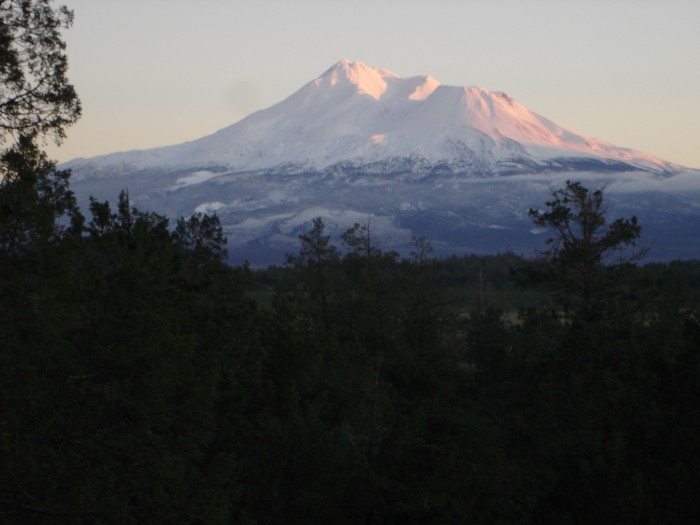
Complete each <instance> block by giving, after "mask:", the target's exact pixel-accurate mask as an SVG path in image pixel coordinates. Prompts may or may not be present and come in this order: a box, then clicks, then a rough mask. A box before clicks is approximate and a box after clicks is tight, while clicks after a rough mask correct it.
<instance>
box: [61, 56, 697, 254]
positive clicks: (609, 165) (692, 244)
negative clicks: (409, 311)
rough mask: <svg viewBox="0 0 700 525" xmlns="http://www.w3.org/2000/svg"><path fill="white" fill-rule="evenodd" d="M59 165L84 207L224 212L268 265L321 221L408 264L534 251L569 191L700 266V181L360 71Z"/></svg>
mask: <svg viewBox="0 0 700 525" xmlns="http://www.w3.org/2000/svg"><path fill="white" fill-rule="evenodd" d="M61 167H62V168H70V169H72V170H73V177H72V179H71V181H72V182H71V185H72V188H73V189H74V191H75V192H76V195H77V196H78V199H79V202H81V204H82V205H86V204H87V202H88V200H89V196H91V195H92V196H95V197H96V198H98V199H108V200H114V199H115V198H116V195H117V194H118V193H119V191H120V190H122V189H124V188H128V190H129V196H130V198H131V200H132V203H133V204H134V205H135V206H137V207H138V208H141V209H146V210H149V211H156V212H158V213H163V214H164V215H166V216H168V217H170V218H172V219H174V218H177V217H180V216H189V215H191V214H192V213H195V212H203V213H216V214H217V215H218V217H219V218H220V220H221V223H222V226H223V229H224V233H225V234H226V236H227V237H228V239H229V251H230V253H231V257H232V261H233V262H242V261H243V260H248V261H250V262H251V264H253V265H257V266H261V265H266V264H278V263H280V262H282V261H283V260H284V256H285V254H287V253H291V252H294V251H295V250H296V246H297V242H298V235H299V233H300V232H303V231H305V229H307V228H308V227H309V225H310V224H311V221H312V219H313V218H315V217H322V218H323V220H324V222H325V223H326V225H327V228H328V229H327V231H328V232H329V233H330V234H331V235H333V236H335V238H338V237H339V236H340V234H341V233H342V232H343V231H345V230H346V229H347V228H350V227H352V226H353V224H354V223H357V222H359V223H363V222H367V221H371V223H372V230H373V232H374V235H376V236H377V239H376V240H377V242H379V243H381V244H382V245H383V246H384V247H387V248H390V249H395V250H397V251H399V252H401V253H405V254H408V253H410V250H411V247H410V246H411V245H410V243H411V238H412V237H413V236H421V235H424V236H426V237H428V238H429V239H431V241H432V243H433V246H434V247H435V253H436V255H450V254H455V253H493V252H495V251H504V250H511V251H515V252H518V253H523V254H527V253H533V252H534V251H535V250H536V249H537V248H538V247H541V246H542V242H543V239H542V236H541V235H540V234H541V233H542V232H541V230H537V229H533V228H532V222H531V220H530V218H529V216H528V214H527V212H528V210H529V209H530V208H533V207H535V208H536V207H538V206H542V205H543V204H544V203H545V202H546V201H547V200H548V199H549V198H550V197H551V190H552V188H553V187H556V186H557V185H561V184H563V183H564V182H565V181H566V180H569V179H572V180H577V181H583V182H584V183H586V184H592V185H593V186H594V187H606V188H608V195H610V197H611V200H612V202H611V204H612V207H611V209H612V210H614V212H615V214H617V216H623V217H629V216H631V215H636V216H637V217H638V218H639V221H640V223H641V224H642V225H643V227H644V229H643V236H644V235H648V237H647V238H648V239H649V244H653V246H654V248H653V250H652V251H650V254H651V255H650V256H651V257H654V258H656V259H670V258H674V257H675V258H677V257H700V171H697V170H690V169H687V168H683V167H681V166H678V165H676V164H673V163H670V162H666V161H663V160H661V159H658V158H657V157H653V156H651V155H648V154H646V153H643V152H639V151H635V150H631V149H626V148H619V147H616V146H614V145H612V144H610V143H608V142H604V141H601V140H597V139H593V138H591V137H587V136H585V135H582V134H579V133H575V132H573V131H571V130H568V129H566V128H564V127H561V126H559V125H557V124H556V123H554V122H552V121H551V120H549V119H547V118H545V117H543V116H540V115H538V114H536V113H534V112H532V111H530V110H529V109H527V108H526V107H525V106H523V105H522V104H520V103H518V102H517V101H516V100H514V99H513V98H511V97H509V96H508V95H506V94H505V93H503V92H491V91H489V90H487V89H484V88H481V87H477V86H469V87H463V86H448V85H443V84H440V83H439V82H438V81H437V80H436V79H434V78H433V77H431V76H430V75H423V76H413V77H407V78H402V77H399V76H398V75H396V74H394V73H391V72H390V71H388V70H385V69H381V68H372V67H369V66H367V65H365V64H363V63H361V62H352V61H347V60H345V61H341V62H338V63H337V64H335V65H333V66H332V67H331V68H329V69H327V70H326V71H325V72H324V73H322V74H321V75H320V76H319V77H317V78H315V79H313V80H311V81H310V82H308V83H306V84H304V85H303V86H302V87H301V88H300V89H298V90H297V91H296V92H294V93H293V94H291V95H290V96H289V97H287V98H286V99H284V100H282V101H280V102H278V103H277V104H275V105H273V106H271V107H269V108H266V109H262V110H260V111H256V112H255V113H252V114H250V115H248V116H247V117H245V118H244V119H242V120H240V121H238V122H236V123H234V124H232V125H231V126H228V127H226V128H223V129H221V130H218V131H217V132H215V133H213V134H211V135H207V136H205V137H202V138H200V139H197V140H194V141H190V142H186V143H183V144H178V145H173V146H166V147H162V148H154V149H149V150H140V151H131V152H122V153H114V154H110V155H105V156H100V157H93V158H91V159H76V160H73V161H71V162H69V163H66V164H63V165H62V166H61ZM611 218H612V217H611ZM643 242H645V240H644V239H643Z"/></svg>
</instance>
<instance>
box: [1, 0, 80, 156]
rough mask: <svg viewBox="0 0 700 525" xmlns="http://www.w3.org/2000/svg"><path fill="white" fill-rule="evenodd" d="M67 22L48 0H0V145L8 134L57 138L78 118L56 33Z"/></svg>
mask: <svg viewBox="0 0 700 525" xmlns="http://www.w3.org/2000/svg"><path fill="white" fill-rule="evenodd" d="M72 22H73V13H72V12H71V11H70V10H69V9H67V8H66V7H65V6H62V7H59V8H54V7H53V6H52V2H51V0H0V143H2V142H5V141H6V140H7V136H8V135H11V136H13V137H15V138H18V137H19V136H22V135H25V136H51V137H52V138H53V139H55V140H56V141H60V140H61V139H63V138H64V137H65V130H66V128H67V127H68V126H70V125H71V124H73V123H74V122H76V120H77V119H78V118H79V117H80V113H81V106H80V100H79V99H78V95H77V93H76V91H75V89H74V87H73V85H72V84H71V83H70V82H69V81H68V77H67V71H68V59H67V56H66V54H65V48H66V44H65V42H64V40H63V38H62V35H61V30H62V29H66V28H68V27H70V25H71V24H72Z"/></svg>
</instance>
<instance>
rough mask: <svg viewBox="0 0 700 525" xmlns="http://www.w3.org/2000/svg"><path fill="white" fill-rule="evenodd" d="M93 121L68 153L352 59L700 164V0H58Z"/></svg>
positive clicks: (143, 142)
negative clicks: (499, 94) (484, 92)
mask: <svg viewBox="0 0 700 525" xmlns="http://www.w3.org/2000/svg"><path fill="white" fill-rule="evenodd" d="M62 4H63V5H67V6H68V7H69V8H71V9H73V10H74V12H75V24H74V25H73V27H72V28H71V29H70V30H68V31H67V32H65V33H64V35H65V39H66V41H67V44H68V50H67V52H68V56H69V62H70V70H69V77H70V79H71V81H72V82H73V84H74V85H75V87H76V89H77V91H78V94H79V95H80V98H81V100H82V102H83V117H82V119H81V120H80V121H79V123H78V124H76V125H75V126H73V127H72V128H70V129H69V130H68V138H67V140H66V141H65V142H64V144H63V145H62V146H61V147H60V148H56V147H53V146H51V147H50V148H49V153H50V155H51V157H52V158H54V159H57V160H59V161H66V160H70V159H72V158H75V157H79V156H83V157H88V156H93V155H98V154H103V153H111V152H115V151H124V150H131V149H143V148H150V147H155V146H163V145H168V144H176V143H180V142H184V141H187V140H193V139H196V138H199V137H202V136H204V135H208V134H210V133H213V132H214V131H216V130H218V129H220V128H223V127H226V126H228V125H230V124H233V123H234V122H236V121H238V120H240V119H241V118H243V117H245V116H246V115H248V114H249V113H252V112H253V111H256V110H258V109H264V108H266V107H269V106H271V105H273V104H275V103H277V102H279V101H281V100H282V99H284V98H286V97H287V96H289V95H291V94H292V93H293V92H295V91H296V90H297V89H299V88H300V87H302V86H303V85H304V84H306V83H307V82H309V81H311V80H313V79H314V78H316V77H318V76H319V75H321V74H322V73H323V72H324V71H325V70H326V69H328V68H329V67H330V66H331V65H333V64H334V63H336V62H338V61H339V60H341V59H343V58H347V59H351V60H361V61H363V62H365V63H366V64H368V65H370V66H376V67H382V68H384V69H388V70H390V71H393V72H394V73H396V74H398V75H400V76H402V77H409V76H414V75H425V74H431V75H433V76H434V77H435V78H436V79H437V80H439V81H440V82H441V83H442V84H449V85H460V86H468V85H478V86H481V87H484V88H486V89H489V90H492V91H504V92H506V93H508V95H510V96H511V97H513V98H514V99H516V100H517V101H518V102H520V103H521V104H523V105H525V106H526V107H528V108H529V109H531V110H533V111H535V112H536V113H539V114H540V115H543V116H545V117H547V118H549V119H551V120H553V121H554V122H556V123H557V124H559V125H561V126H564V127H566V128H569V129H571V130H573V131H576V132H578V133H583V134H585V135H589V136H592V137H594V138H598V139H602V140H606V141H609V142H612V143H614V144H615V145H618V146H622V147H629V148H634V149H638V150H642V151H645V152H647V153H651V154H653V155H657V156H659V157H661V158H663V159H665V160H669V161H672V162H676V163H679V164H683V165H685V166H689V167H694V168H700V1H698V0H663V1H661V0H659V1H650V0H607V1H606V0H579V1H569V0H533V1H526V0H488V1H475V0H473V1H469V0H432V1H431V2H427V1H425V0H286V1H285V0H197V1H196V2H195V1H192V0H63V1H61V0H56V1H55V5H62Z"/></svg>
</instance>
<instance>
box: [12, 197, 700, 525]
mask: <svg viewBox="0 0 700 525" xmlns="http://www.w3.org/2000/svg"><path fill="white" fill-rule="evenodd" d="M11 189H12V188H11V187H10V186H7V185H6V186H3V191H4V192H9V191H11ZM4 195H5V194H3V196H4ZM15 202H16V200H15ZM116 208H117V209H116V210H112V209H110V207H109V206H108V204H107V203H98V202H93V205H92V213H93V217H92V219H91V220H89V221H84V222H82V221H81V220H79V218H78V219H76V217H75V216H74V221H73V222H74V223H73V226H68V225H64V226H60V225H57V224H55V223H53V222H52V224H53V226H52V227H51V228H49V227H46V228H45V229H44V231H43V232H42V231H41V228H38V229H37V228H35V226H37V225H32V224H29V223H24V224H23V226H22V228H19V229H14V230H11V231H10V229H11V228H10V226H12V225H10V226H8V222H11V221H9V218H8V217H4V218H3V220H4V222H3V224H2V227H3V230H2V234H3V235H4V237H3V242H4V244H3V249H2V251H0V294H1V295H0V300H1V301H2V303H1V304H2V308H1V310H0V340H1V341H2V346H1V350H0V384H1V385H2V389H0V462H1V463H0V464H1V465H2V476H1V477H0V519H1V520H2V521H3V522H5V523H259V524H264V523H279V524H289V523H337V524H343V523H347V524H360V523H362V524H365V523H367V524H370V523H371V524H380V523H384V524H388V523H396V524H399V523H400V524H407V523H416V524H419V523H436V524H444V523H484V524H493V523H582V524H583V523H587V524H588V523H635V524H639V523H650V524H651V523H654V524H658V523H674V524H677V523H695V522H696V521H697V519H698V518H699V517H700V500H698V498H697V494H698V490H699V489H700V479H698V478H699V477H700V440H698V438H697V436H698V433H699V432H700V411H698V406H699V402H700V325H699V324H698V317H697V315H698V313H697V305H698V294H699V293H700V263H698V262H674V263H670V264H656V265H649V266H644V267H635V266H633V265H627V266H626V267H625V269H624V273H620V271H621V270H620V269H619V268H610V267H608V266H596V267H595V268H594V270H595V283H597V284H596V289H595V290H594V292H595V293H594V294H593V295H592V297H593V298H592V299H590V300H591V301H593V302H594V303H595V309H594V310H589V308H588V306H590V305H589V304H586V302H585V301H584V300H583V299H582V298H581V296H579V295H577V293H576V292H575V290H573V291H572V290H571V289H569V288H567V286H561V285H562V284H566V283H565V282H563V281H562V280H561V279H564V276H558V277H557V279H558V280H554V281H552V280H547V279H544V280H543V279H542V275H543V274H544V273H547V272H544V271H543V270H542V269H543V268H544V267H545V266H547V264H545V265H537V264H533V263H531V262H530V263H528V264H526V261H523V260H522V259H520V258H519V257H517V256H515V255H512V254H505V255H500V256H490V257H461V258H456V257H455V258H450V259H446V260H441V261H436V260H432V259H430V258H429V244H428V243H427V242H426V241H425V240H423V239H418V240H417V241H416V249H415V252H414V254H413V255H412V257H410V258H408V259H405V260H399V259H398V258H397V256H396V255H395V254H393V253H384V252H382V251H381V250H380V247H378V246H376V245H375V244H374V243H373V241H372V238H371V236H370V235H369V232H368V231H367V228H366V227H362V226H359V227H357V228H355V229H354V230H351V231H350V232H348V234H346V236H345V242H344V245H343V246H345V253H344V255H343V256H340V255H339V253H338V252H337V251H336V250H335V248H333V247H332V246H331V244H330V242H329V239H328V237H327V236H324V235H323V224H322V223H321V222H320V221H316V222H315V223H314V226H313V228H311V229H310V230H309V232H307V233H306V234H305V235H303V236H302V238H301V241H300V251H299V253H298V254H297V255H295V256H294V257H291V258H290V262H289V264H288V265H286V266H284V267H281V268H269V269H267V270H261V271H257V272H251V271H249V270H248V269H246V268H245V267H243V268H232V267H229V266H227V265H225V264H224V263H223V262H222V258H223V255H224V251H223V239H222V238H221V235H220V233H221V232H220V228H219V226H218V221H217V220H216V219H215V218H208V217H206V216H194V217H193V218H191V219H189V220H180V221H179V222H178V223H177V225H176V227H175V228H174V230H173V231H170V230H169V229H168V227H167V225H168V224H167V220H166V219H165V218H163V217H160V216H158V215H155V214H151V213H142V212H139V211H137V210H134V209H133V208H131V207H130V206H129V203H128V199H127V196H126V194H123V195H122V196H121V198H120V200H119V202H118V205H117V207H116ZM49 215H50V214H49ZM34 216H35V215H31V217H34ZM27 217H30V215H27ZM32 220H33V219H32ZM30 222H31V221H30ZM81 222H82V224H81ZM44 226H46V225H44ZM8 238H9V240H8ZM550 270H551V268H550ZM611 272H616V273H615V275H614V276H613V275H612V274H611ZM608 278H611V280H610V281H608ZM523 282H525V283H533V282H535V283H536V285H535V286H534V287H533V286H532V285H531V286H530V287H529V288H527V289H523V288H522V287H521V284H522V283H523ZM591 304H592V303H591ZM596 312H604V315H596Z"/></svg>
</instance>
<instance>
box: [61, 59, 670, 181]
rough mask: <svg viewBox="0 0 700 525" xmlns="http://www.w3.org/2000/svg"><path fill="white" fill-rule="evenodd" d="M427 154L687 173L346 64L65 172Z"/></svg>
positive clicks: (512, 106) (429, 86) (430, 82)
mask: <svg viewBox="0 0 700 525" xmlns="http://www.w3.org/2000/svg"><path fill="white" fill-rule="evenodd" d="M402 157H405V158H411V157H422V158H424V159H425V160H427V161H428V162H429V163H431V164H440V163H444V162H447V163H449V164H452V165H454V166H458V165H460V163H462V164H463V161H466V160H479V161H482V162H483V163H486V164H487V165H490V166H494V167H495V166H496V165H497V163H498V162H512V161H523V162H524V163H525V164H528V163H532V162H534V163H540V162H542V163H544V165H546V164H547V161H548V160H550V159H553V158H563V157H572V158H594V159H600V160H603V161H614V162H621V163H626V164H630V165H631V166H634V167H635V168H638V169H642V170H645V171H647V170H648V171H653V172H656V173H662V174H663V173H674V172H677V171H678V169H679V168H680V167H679V166H677V165H675V164H672V163H670V162H666V161H664V160H662V159H659V158H657V157H654V156H652V155H648V154H646V153H643V152H639V151H635V150H632V149H628V148H619V147H616V146H614V145H612V144H610V143H608V142H605V141H601V140H597V139H594V138H591V137H587V136H584V135H581V134H578V133H575V132H573V131H570V130H568V129H566V128H564V127H561V126H559V125H557V124H555V123H554V122H552V121H551V120H549V119H547V118H545V117H542V116H540V115H538V114H536V113H534V112H532V111H530V110H529V109H527V108H526V107H524V106H523V105H521V104H520V103H518V102H517V101H515V100H514V99H513V98H511V97H509V96H508V95H506V94H505V93H503V92H491V91H489V90H487V89H485V88H481V87H478V86H468V87H461V86H449V85H444V84H440V82H439V81H437V80H436V79H434V78H433V77H432V76H430V75H425V76H414V77H407V78H402V77H399V76H398V75H396V74H394V73H392V72H390V71H388V70H386V69H382V68H374V67H370V66H367V65H366V64H364V63H363V62H355V61H349V60H343V61H340V62H338V63H337V64H335V65H334V66H332V67H331V68H329V69H327V70H326V71H325V72H324V73H323V74H322V75H321V76H319V77H317V78H316V79H314V80H312V81H310V82H308V83H307V84H305V85H304V86H302V87H301V88H300V89H299V90H297V91H296V92H295V93H293V94H292V95H291V96H289V97H287V98H286V99H284V100H282V101H280V102H278V103H277V104H274V105H273V106H271V107H269V108H267V109H263V110H259V111H256V112H254V113H252V114H250V115H248V116H247V117H245V118H243V119H242V120H240V121H238V122H236V123H234V124H232V125H230V126H227V127H225V128H222V129H220V130H218V131H216V132H214V133H212V134H210V135H207V136H205V137H202V138H200V139H196V140H193V141H189V142H185V143H182V144H178V145H172V146H165V147H160V148H152V149H148V150H135V151H128V152H120V153H112V154H108V155H102V156H98V157H93V158H89V159H76V160H73V161H69V162H67V163H65V166H66V167H71V168H75V169H76V171H78V172H80V171H83V170H82V169H81V168H82V167H83V166H86V165H90V166H91V167H93V168H95V167H97V168H99V169H103V170H107V171H109V170H113V171H119V166H120V165H121V166H126V167H128V169H144V168H152V167H168V166H183V165H189V166H195V165H201V166H206V165H212V164H218V165H223V166H227V167H229V168H231V169H235V170H239V171H250V170H265V169H271V168H276V167H278V166H285V165H286V166H289V165H297V166H303V167H305V168H310V169H313V170H317V171H319V170H323V169H325V168H328V167H330V166H333V165H337V164H339V163H348V162H349V163H352V164H354V165H358V166H362V165H365V164H371V163H375V162H377V161H379V160H382V159H386V158H402Z"/></svg>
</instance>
